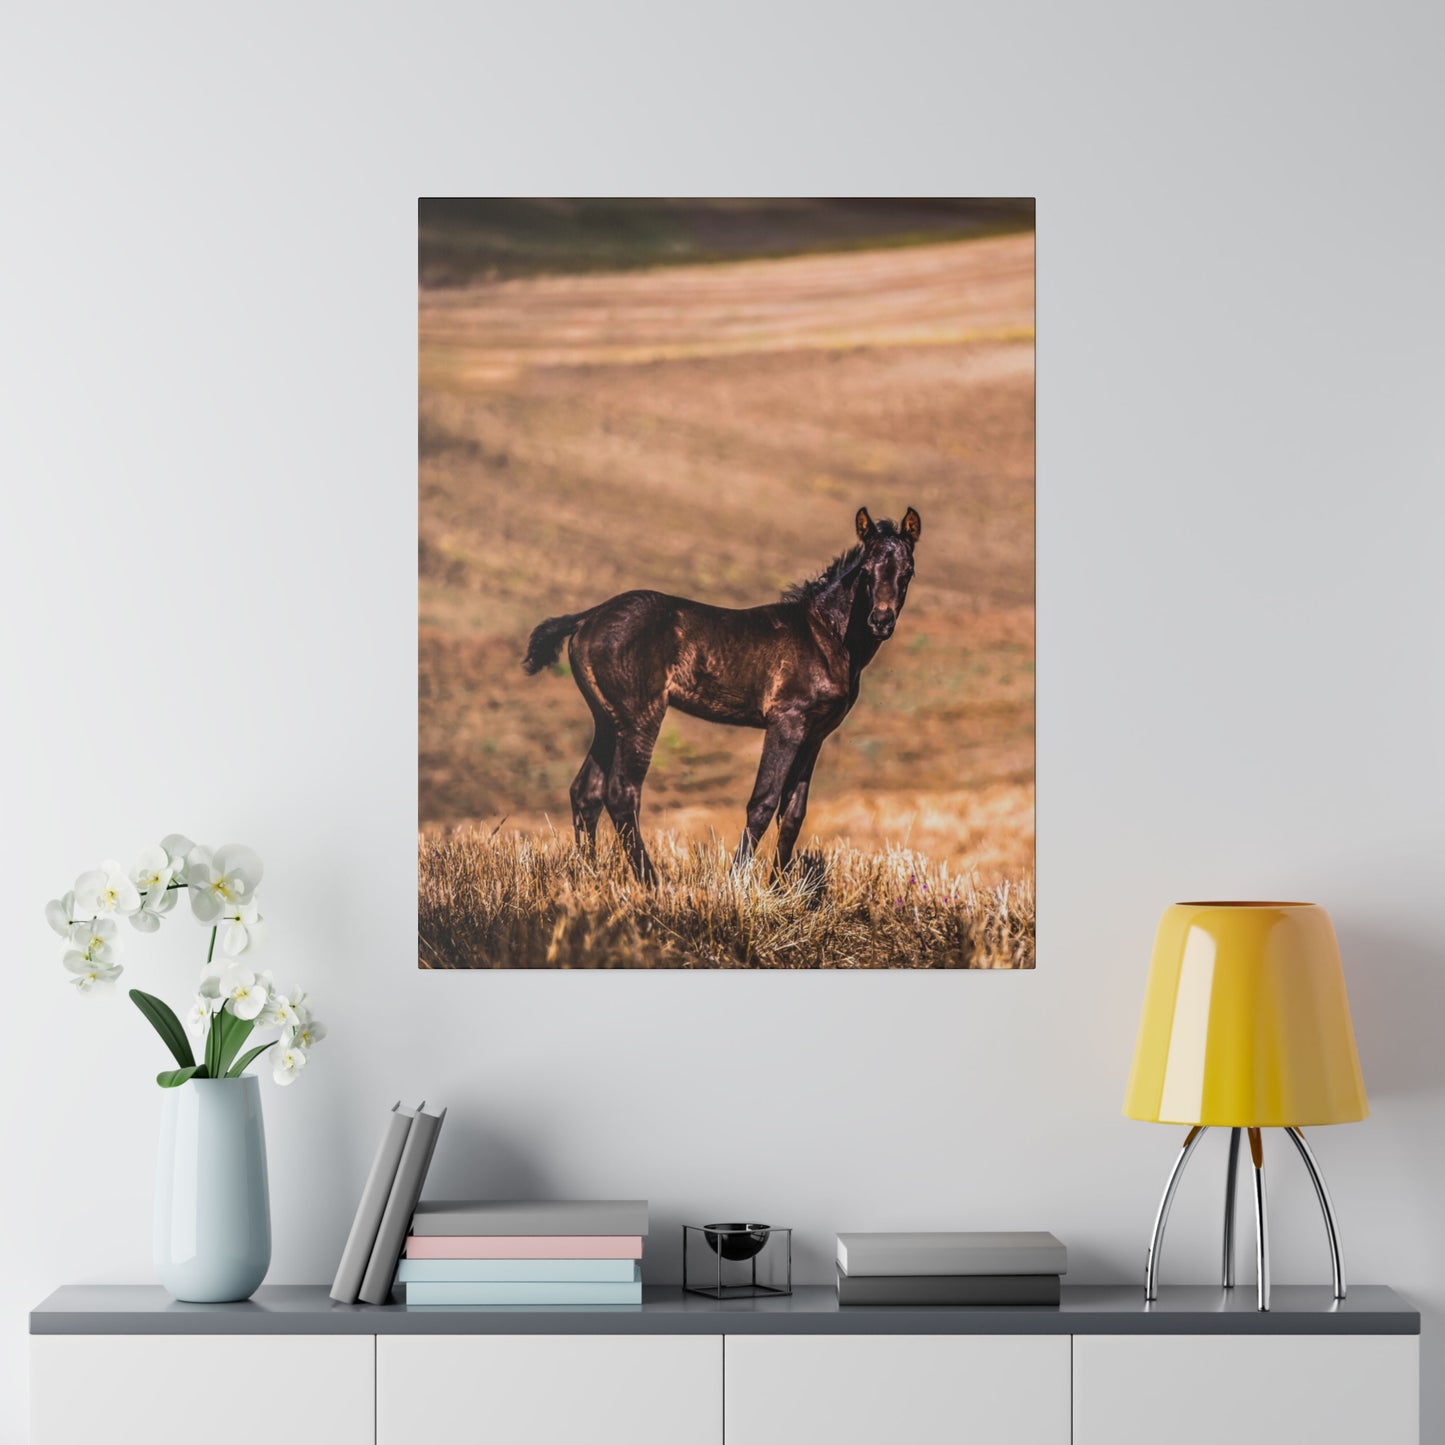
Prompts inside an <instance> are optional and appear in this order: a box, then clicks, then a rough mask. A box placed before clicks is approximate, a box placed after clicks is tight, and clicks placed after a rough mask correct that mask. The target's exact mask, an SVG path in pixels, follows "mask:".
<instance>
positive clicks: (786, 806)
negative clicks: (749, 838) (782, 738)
mask: <svg viewBox="0 0 1445 1445" xmlns="http://www.w3.org/2000/svg"><path fill="white" fill-rule="evenodd" d="M822 745H823V740H822V738H818V739H816V740H815V739H812V738H810V739H809V740H808V741H807V742H805V743H804V744H803V745H802V747H800V748H799V749H798V755H797V757H796V758H794V759H793V766H792V768H791V769H789V772H788V776H787V779H786V781H785V782H784V784H783V802H782V811H781V812H780V813H779V814H778V862H777V870H778V872H779V873H786V872H787V871H788V866H789V865H790V864H791V863H792V861H793V849H794V847H795V846H796V845H797V842H798V834H799V833H800V832H801V831H802V828H803V819H804V818H805V817H806V816H807V813H808V785H809V784H810V783H811V782H812V780H813V765H814V764H815V763H816V762H817V761H818V749H819V748H820V747H822Z"/></svg>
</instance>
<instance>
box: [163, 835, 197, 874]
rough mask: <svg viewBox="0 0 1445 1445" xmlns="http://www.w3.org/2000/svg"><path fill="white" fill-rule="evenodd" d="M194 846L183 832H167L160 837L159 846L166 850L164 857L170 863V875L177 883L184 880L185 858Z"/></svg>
mask: <svg viewBox="0 0 1445 1445" xmlns="http://www.w3.org/2000/svg"><path fill="white" fill-rule="evenodd" d="M195 846H196V845H195V844H194V843H192V842H191V840H190V839H189V838H187V837H186V835H185V834H184V833H167V834H166V836H165V837H164V838H162V839H161V847H162V848H164V849H165V850H166V858H167V860H168V861H169V863H170V865H171V877H172V878H174V879H175V880H176V881H177V882H178V883H184V882H185V881H186V859H187V858H188V857H189V856H190V854H191V852H192V851H193V850H194V848H195Z"/></svg>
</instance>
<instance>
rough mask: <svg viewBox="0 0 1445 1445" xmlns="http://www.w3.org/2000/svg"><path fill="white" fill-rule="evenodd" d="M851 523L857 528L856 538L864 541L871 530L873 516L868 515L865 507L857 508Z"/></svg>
mask: <svg viewBox="0 0 1445 1445" xmlns="http://www.w3.org/2000/svg"><path fill="white" fill-rule="evenodd" d="M853 525H854V526H856V527H857V528H858V540H859V541H860V542H866V541H867V540H868V537H869V534H870V533H871V532H872V531H873V518H872V517H870V516H869V515H868V508H867V507H859V508H858V515H857V516H856V517H855V518H854V519H853Z"/></svg>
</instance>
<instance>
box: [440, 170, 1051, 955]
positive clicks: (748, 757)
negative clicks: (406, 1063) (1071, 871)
mask: <svg viewBox="0 0 1445 1445" xmlns="http://www.w3.org/2000/svg"><path fill="white" fill-rule="evenodd" d="M419 283H420V284H419V289H418V297H419V327H418V333H419V353H418V372H419V427H418V438H419V448H418V450H419V503H420V537H419V568H420V576H419V631H418V652H419V665H420V675H419V739H420V740H419V757H418V784H419V800H420V817H419V820H418V821H419V828H418V933H419V940H418V943H419V962H420V964H421V966H422V967H424V968H433V969H448V968H468V969H470V968H653V969H664V968H678V969H691V968H751V969H779V968H791V969H798V968H802V969H827V968H831V969H883V968H949V969H958V968H1016V969H1027V968H1032V967H1034V963H1035V958H1034V593H1035V577H1034V496H1035V488H1034V208H1033V203H1032V201H1030V200H1026V199H1014V198H988V199H956V200H945V199H926V200H841V199H832V200H803V199H799V200H755V201H749V200H721V199H719V200H701V199H690V200H689V199H678V200H643V199H637V200H567V199H556V200H541V199H526V200H520V199H511V200H503V199H495V200H488V199H445V200H423V201H422V202H421V203H420V207H419Z"/></svg>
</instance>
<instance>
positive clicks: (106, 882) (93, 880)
mask: <svg viewBox="0 0 1445 1445" xmlns="http://www.w3.org/2000/svg"><path fill="white" fill-rule="evenodd" d="M139 908H140V890H139V889H138V888H137V887H136V886H135V884H134V883H132V882H131V880H130V879H129V878H128V877H127V876H126V872H125V869H124V868H122V867H121V866H120V864H119V863H117V862H116V861H115V859H114V858H107V859H106V860H105V861H104V862H103V863H102V864H101V865H100V867H99V868H93V869H91V871H90V872H89V873H82V874H81V875H80V877H79V878H77V879H76V880H75V914H74V916H75V917H76V918H94V917H96V916H97V915H98V914H102V913H119V914H122V915H124V916H127V917H128V916H129V915H130V914H132V913H134V912H136V911H137V909H139Z"/></svg>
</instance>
